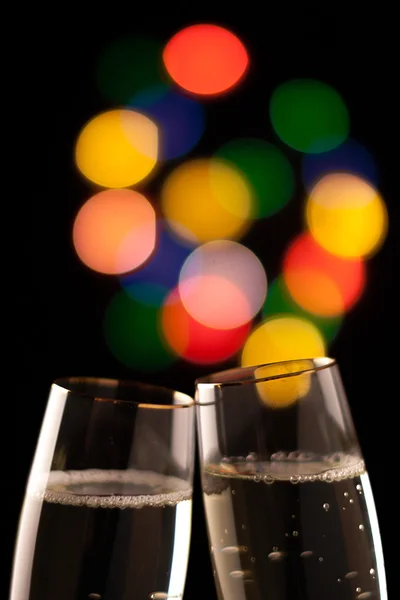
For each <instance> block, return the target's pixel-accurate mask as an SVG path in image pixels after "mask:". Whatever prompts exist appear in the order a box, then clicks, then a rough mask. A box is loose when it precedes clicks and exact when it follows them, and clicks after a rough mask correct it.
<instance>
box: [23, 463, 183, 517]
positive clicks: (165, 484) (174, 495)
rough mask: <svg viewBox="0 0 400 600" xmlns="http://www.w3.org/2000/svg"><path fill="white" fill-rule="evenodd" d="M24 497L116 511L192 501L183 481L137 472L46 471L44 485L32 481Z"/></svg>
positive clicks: (95, 470)
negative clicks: (30, 496) (29, 496)
mask: <svg viewBox="0 0 400 600" xmlns="http://www.w3.org/2000/svg"><path fill="white" fill-rule="evenodd" d="M28 493H29V494H30V495H32V496H35V497H36V498H39V499H40V500H42V501H44V502H50V503H53V504H63V505H66V506H85V507H88V508H119V509H125V508H143V507H158V508H160V507H165V506H176V505H177V504H178V503H179V502H183V501H185V500H191V498H192V488H191V486H190V485H189V483H188V482H187V481H184V480H183V479H179V478H178V477H172V476H167V475H161V474H159V473H154V472H153V471H141V470H137V469H126V470H121V471H118V470H100V469H87V470H82V471H50V473H49V474H48V476H47V478H46V482H45V483H44V485H43V481H42V485H40V484H39V480H38V479H36V482H35V484H32V483H30V485H29V486H28Z"/></svg>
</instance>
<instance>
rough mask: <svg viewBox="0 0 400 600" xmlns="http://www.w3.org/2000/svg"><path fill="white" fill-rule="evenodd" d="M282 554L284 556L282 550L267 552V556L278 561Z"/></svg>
mask: <svg viewBox="0 0 400 600" xmlns="http://www.w3.org/2000/svg"><path fill="white" fill-rule="evenodd" d="M284 556H285V553H284V552H270V553H269V554H268V558H269V560H271V561H272V562H278V561H280V560H282V559H283V558H284Z"/></svg>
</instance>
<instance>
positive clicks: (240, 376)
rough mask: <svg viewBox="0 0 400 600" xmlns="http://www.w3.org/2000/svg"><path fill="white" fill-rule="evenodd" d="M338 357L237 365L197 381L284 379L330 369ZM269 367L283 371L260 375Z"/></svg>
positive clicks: (200, 383) (207, 383) (242, 382)
mask: <svg viewBox="0 0 400 600" xmlns="http://www.w3.org/2000/svg"><path fill="white" fill-rule="evenodd" d="M300 363H301V364H304V368H294V369H293V370H290V369H291V367H293V366H294V365H300ZM336 364H337V362H336V359H334V358H330V357H328V356H321V357H316V358H298V359H293V360H284V361H279V362H273V363H264V364H261V365H255V366H251V367H236V368H235V369H228V370H227V371H219V372H217V373H211V374H210V375H206V376H204V377H199V378H198V379H196V381H195V385H196V387H201V386H208V387H226V386H234V385H245V384H248V383H253V384H254V383H261V382H263V381H271V380H273V379H284V378H287V377H295V376H298V375H302V374H303V373H315V372H317V371H322V370H324V369H329V368H330V367H333V366H334V365H336ZM268 367H271V368H274V369H276V368H277V369H279V367H281V368H282V373H274V374H271V375H265V376H258V375H257V371H258V370H261V369H267V368H268Z"/></svg>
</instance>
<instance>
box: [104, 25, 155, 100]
mask: <svg viewBox="0 0 400 600" xmlns="http://www.w3.org/2000/svg"><path fill="white" fill-rule="evenodd" d="M163 73H164V71H163V65H162V46H161V44H160V43H159V42H157V41H156V40H153V39H151V38H147V37H143V36H136V37H134V38H129V37H124V38H121V39H118V40H116V41H114V42H113V43H112V44H110V45H109V46H107V47H106V48H105V49H104V50H103V52H102V54H101V55H100V58H99V62H98V66H97V84H98V87H99V89H100V91H101V93H102V94H103V95H104V97H105V98H107V100H110V101H111V102H113V103H117V104H127V103H129V101H130V100H131V98H132V96H133V95H134V94H135V93H136V92H138V91H140V90H142V89H144V88H147V87H151V86H156V85H159V84H160V83H164V82H165V77H164V75H163Z"/></svg>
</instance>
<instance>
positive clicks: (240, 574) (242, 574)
mask: <svg viewBox="0 0 400 600" xmlns="http://www.w3.org/2000/svg"><path fill="white" fill-rule="evenodd" d="M229 575H230V576H231V577H233V579H247V578H249V577H250V576H251V573H250V571H231V572H230V573H229Z"/></svg>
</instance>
